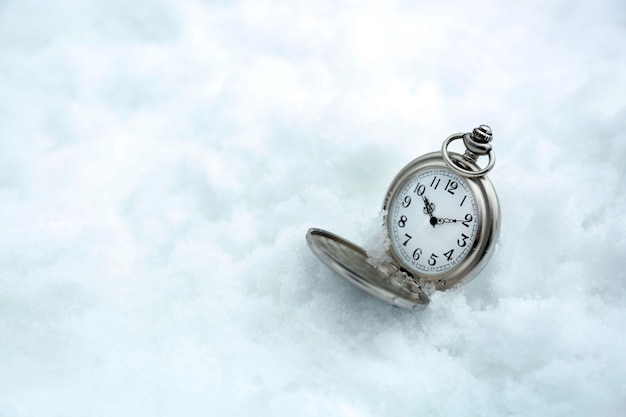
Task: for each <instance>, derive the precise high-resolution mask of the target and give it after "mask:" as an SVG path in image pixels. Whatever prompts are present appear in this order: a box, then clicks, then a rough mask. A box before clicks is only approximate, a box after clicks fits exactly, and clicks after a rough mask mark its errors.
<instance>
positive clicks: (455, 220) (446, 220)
mask: <svg viewBox="0 0 626 417" xmlns="http://www.w3.org/2000/svg"><path fill="white" fill-rule="evenodd" d="M464 221H465V220H457V219H448V218H446V217H444V218H441V217H438V218H437V224H444V223H463V222H464Z"/></svg>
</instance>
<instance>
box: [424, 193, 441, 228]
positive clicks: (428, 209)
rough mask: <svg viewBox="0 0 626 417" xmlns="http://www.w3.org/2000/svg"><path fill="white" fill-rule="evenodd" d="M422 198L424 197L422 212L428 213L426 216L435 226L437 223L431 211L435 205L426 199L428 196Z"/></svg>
mask: <svg viewBox="0 0 626 417" xmlns="http://www.w3.org/2000/svg"><path fill="white" fill-rule="evenodd" d="M422 199H424V213H425V214H428V216H429V217H430V224H431V225H432V226H433V227H435V225H436V224H437V218H436V217H435V216H433V211H435V205H434V204H433V203H431V202H429V201H428V198H426V196H424V195H423V196H422Z"/></svg>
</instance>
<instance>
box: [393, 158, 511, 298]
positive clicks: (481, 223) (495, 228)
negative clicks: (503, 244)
mask: <svg viewBox="0 0 626 417" xmlns="http://www.w3.org/2000/svg"><path fill="white" fill-rule="evenodd" d="M448 155H449V156H450V158H451V159H452V160H453V161H454V162H455V163H456V164H459V165H460V166H462V167H463V168H465V169H468V170H478V169H479V167H478V166H477V165H476V164H474V163H471V162H468V161H466V160H464V159H463V157H462V156H461V155H459V154H456V153H453V152H449V154H448ZM429 167H432V168H445V169H450V168H449V167H448V165H447V164H446V162H445V160H444V159H443V157H442V154H441V152H432V153H429V154H426V155H423V156H421V157H419V158H417V159H415V160H413V161H412V162H410V163H409V164H408V165H407V166H405V167H404V168H403V169H402V170H401V171H400V172H399V173H398V174H397V175H396V177H395V178H394V179H393V181H392V182H391V185H390V186H389V189H388V190H387V194H386V196H385V201H384V203H383V212H384V216H385V217H384V219H385V220H384V221H385V226H386V228H387V234H388V235H389V236H391V225H390V224H389V217H388V216H387V213H388V208H389V204H390V202H391V201H393V197H394V195H395V194H396V193H397V192H398V191H399V190H400V189H401V188H402V186H403V185H404V184H405V183H406V182H407V181H409V180H410V179H411V177H412V176H413V175H415V173H417V171H419V170H421V169H424V168H429ZM465 180H466V181H467V183H468V184H469V186H470V188H471V189H472V192H473V193H474V195H475V196H476V204H477V211H478V222H477V224H478V231H477V233H476V239H475V240H474V244H473V246H472V248H471V249H470V253H469V254H468V255H467V256H466V257H465V259H463V260H462V261H461V262H459V263H458V264H457V265H455V266H454V267H453V268H451V269H449V270H447V271H445V272H443V273H441V274H436V275H425V274H421V273H420V272H419V271H416V270H414V269H412V268H411V266H410V265H407V264H405V263H404V262H403V261H402V260H401V258H400V256H399V255H398V254H397V253H396V251H395V250H394V248H393V246H392V247H390V248H389V255H390V257H391V258H392V259H393V264H395V265H396V267H397V268H398V269H403V270H406V271H408V272H409V273H410V274H411V275H412V276H413V277H414V278H415V279H416V280H417V281H418V282H429V283H431V284H434V286H435V288H436V289H438V290H446V289H449V288H452V287H454V286H457V285H463V284H466V283H468V282H469V281H471V280H472V279H473V278H474V277H476V275H478V273H480V271H481V270H482V269H483V268H484V267H485V265H486V264H487V262H488V261H489V259H490V258H491V255H492V254H493V249H494V245H495V243H496V241H497V240H498V236H499V234H500V204H499V202H498V196H497V194H496V191H495V189H494V188H493V185H492V184H491V181H489V178H487V176H481V177H477V178H468V177H465Z"/></svg>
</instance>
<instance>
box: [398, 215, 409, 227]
mask: <svg viewBox="0 0 626 417" xmlns="http://www.w3.org/2000/svg"><path fill="white" fill-rule="evenodd" d="M408 220H409V219H407V218H406V216H401V217H400V220H398V227H404V226H406V222H407V221H408Z"/></svg>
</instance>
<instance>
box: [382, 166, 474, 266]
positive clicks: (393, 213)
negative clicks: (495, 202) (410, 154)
mask: <svg viewBox="0 0 626 417" xmlns="http://www.w3.org/2000/svg"><path fill="white" fill-rule="evenodd" d="M387 209H388V214H387V226H388V228H389V232H390V233H389V235H390V238H391V246H392V249H393V251H394V252H395V255H396V256H397V258H398V259H399V260H400V261H401V262H402V263H403V264H405V266H406V267H408V268H407V269H409V270H412V271H414V272H416V273H418V274H420V275H428V276H432V275H438V274H444V273H446V272H449V271H450V270H452V269H453V268H455V267H456V266H458V265H459V264H460V263H461V262H462V261H463V260H464V259H465V258H466V257H467V256H468V255H469V254H470V253H471V252H472V247H473V246H474V242H475V240H476V236H477V233H478V231H479V221H480V219H479V213H478V208H477V204H476V196H475V195H474V193H473V191H472V188H471V187H470V186H469V184H468V183H467V181H466V180H465V179H464V178H463V177H461V176H459V175H457V174H456V173H454V172H453V171H451V170H449V169H448V168H447V167H439V166H434V167H426V168H422V169H420V170H418V171H416V172H415V173H414V174H412V175H411V176H410V177H409V178H408V179H407V180H406V181H405V182H403V183H402V184H400V186H399V187H398V188H397V189H396V190H395V193H394V194H393V195H391V196H390V200H389V204H388V206H387Z"/></svg>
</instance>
